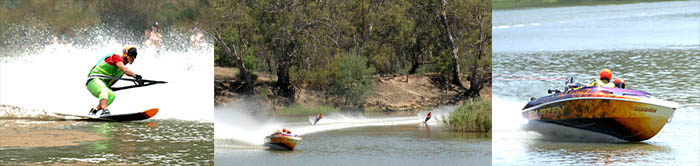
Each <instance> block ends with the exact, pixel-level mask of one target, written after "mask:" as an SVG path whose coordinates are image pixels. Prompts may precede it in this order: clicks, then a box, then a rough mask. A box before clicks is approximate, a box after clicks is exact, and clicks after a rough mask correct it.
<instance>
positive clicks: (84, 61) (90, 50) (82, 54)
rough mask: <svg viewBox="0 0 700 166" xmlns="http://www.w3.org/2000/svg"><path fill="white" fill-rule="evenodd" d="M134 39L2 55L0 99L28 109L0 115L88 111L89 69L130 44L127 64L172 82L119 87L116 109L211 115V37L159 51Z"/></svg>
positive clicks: (189, 117) (92, 101)
mask: <svg viewBox="0 0 700 166" xmlns="http://www.w3.org/2000/svg"><path fill="white" fill-rule="evenodd" d="M94 38H107V39H111V38H114V37H103V36H101V37H94ZM173 40H178V39H173ZM165 42H168V41H167V40H166V41H165ZM173 42H177V41H173ZM134 43H140V42H131V43H121V42H117V41H115V40H105V41H102V42H96V43H92V44H91V45H88V46H75V45H72V44H55V45H49V46H45V47H43V49H38V50H31V51H25V52H23V53H20V54H19V55H12V56H0V76H1V78H0V92H2V93H0V104H2V105H8V106H11V107H19V108H22V110H25V111H13V112H10V111H2V112H0V117H24V116H29V117H32V116H34V115H35V114H42V113H44V114H45V113H52V112H60V113H67V114H77V115H84V114H87V112H88V110H89V109H90V108H92V107H94V106H96V105H97V103H98V100H97V99H96V98H95V97H93V96H92V95H91V94H90V92H89V91H88V90H87V88H86V87H85V81H86V80H87V74H88V73H89V70H90V69H91V68H92V66H93V65H95V63H97V62H98V60H100V58H102V57H104V56H105V55H107V54H108V53H120V51H121V49H122V48H123V47H124V46H125V45H127V44H128V45H135V46H136V47H137V48H138V49H139V55H138V58H137V59H136V60H135V62H134V64H132V65H127V67H128V68H129V69H132V70H133V71H134V72H136V73H137V74H140V75H142V76H143V77H144V79H149V80H161V81H167V82H168V83H167V84H158V85H152V86H149V87H141V88H134V89H128V90H122V91H117V92H115V95H116V98H115V99H114V102H113V103H112V105H110V106H109V109H110V111H111V112H112V114H121V113H132V112H138V111H143V110H146V109H149V108H160V111H159V112H158V114H157V115H156V116H155V117H154V118H155V119H166V118H172V119H182V120H204V121H211V120H212V119H213V118H212V117H213V112H212V111H211V110H213V96H214V92H213V90H214V88H213V84H212V81H213V77H214V76H213V66H214V64H213V63H214V58H213V57H214V56H213V55H214V49H213V46H212V44H211V43H210V42H209V43H207V44H206V45H205V46H204V47H203V48H201V49H188V48H162V49H160V50H155V49H149V48H144V47H142V46H140V45H139V44H134ZM166 47H167V46H166ZM183 47H184V46H183ZM124 78H130V77H128V76H124ZM127 85H132V83H130V82H125V81H119V82H118V83H117V84H115V87H119V86H127ZM32 110H43V111H44V112H41V111H32Z"/></svg>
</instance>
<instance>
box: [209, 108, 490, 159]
mask: <svg viewBox="0 0 700 166" xmlns="http://www.w3.org/2000/svg"><path fill="white" fill-rule="evenodd" d="M236 105H241V104H236ZM239 107H241V106H234V107H233V108H220V109H217V112H216V117H215V121H216V131H215V142H214V144H215V145H214V146H215V154H214V159H215V160H216V163H215V164H216V165H431V164H436V165H463V164H464V163H473V164H474V165H490V163H491V136H490V135H488V134H485V133H460V132H451V131H448V130H447V129H446V128H445V127H443V126H442V125H441V123H439V122H438V121H436V120H437V119H442V118H443V116H447V115H448V114H449V113H450V112H452V111H453V110H454V109H455V107H450V106H444V107H440V108H437V109H434V110H431V111H432V114H433V117H434V118H433V120H431V121H429V122H428V125H427V126H426V125H424V124H422V123H421V121H422V120H423V119H424V118H425V116H426V114H427V111H423V112H419V113H418V115H415V114H414V113H408V114H410V115H406V113H393V114H385V113H377V112H367V113H364V114H363V113H358V112H336V113H329V114H324V118H323V119H321V120H320V121H319V122H318V124H317V125H310V124H311V123H312V120H315V118H313V117H308V118H307V117H267V116H253V115H251V114H247V113H244V112H245V111H243V110H246V108H239ZM280 128H287V129H289V130H291V131H292V134H298V135H300V137H302V138H303V139H302V140H301V141H300V142H299V143H298V144H297V146H296V148H295V149H294V151H272V150H268V148H267V147H266V146H263V139H264V138H265V136H267V135H269V134H270V133H271V132H273V131H275V130H278V129H280Z"/></svg>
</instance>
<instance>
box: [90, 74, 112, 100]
mask: <svg viewBox="0 0 700 166" xmlns="http://www.w3.org/2000/svg"><path fill="white" fill-rule="evenodd" d="M87 89H88V91H90V93H92V96H95V97H97V98H98V99H100V100H103V99H107V105H110V104H112V101H114V97H115V96H114V92H112V89H109V88H108V87H107V85H105V83H104V82H103V81H102V79H100V78H94V79H92V80H90V82H88V84H87Z"/></svg>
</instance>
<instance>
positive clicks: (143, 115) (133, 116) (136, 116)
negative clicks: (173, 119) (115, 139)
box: [54, 108, 158, 122]
mask: <svg viewBox="0 0 700 166" xmlns="http://www.w3.org/2000/svg"><path fill="white" fill-rule="evenodd" d="M157 113H158V108H151V109H148V110H146V111H142V112H136V113H129V114H117V115H108V116H102V117H97V116H85V115H71V114H64V113H54V114H56V115H59V116H70V117H77V118H79V119H77V120H82V121H115V122H126V121H136V120H144V119H149V118H152V117H153V116H156V114H157Z"/></svg>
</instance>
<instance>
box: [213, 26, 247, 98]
mask: <svg viewBox="0 0 700 166" xmlns="http://www.w3.org/2000/svg"><path fill="white" fill-rule="evenodd" d="M214 33H215V35H214V38H215V39H216V41H217V42H219V43H221V45H222V46H224V50H225V51H226V54H228V55H229V56H231V57H233V59H235V60H236V63H237V64H236V66H238V70H239V71H240V73H241V75H240V76H241V79H242V80H241V81H243V83H242V84H243V86H241V87H242V89H239V90H238V91H242V92H246V93H253V78H252V77H251V76H250V71H248V68H246V67H245V64H244V63H243V58H242V57H241V55H238V52H237V51H236V47H235V46H233V49H231V47H229V46H228V45H227V44H226V43H225V42H224V41H223V40H221V37H219V35H220V34H219V32H218V31H216V30H214Z"/></svg>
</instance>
